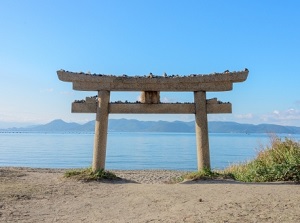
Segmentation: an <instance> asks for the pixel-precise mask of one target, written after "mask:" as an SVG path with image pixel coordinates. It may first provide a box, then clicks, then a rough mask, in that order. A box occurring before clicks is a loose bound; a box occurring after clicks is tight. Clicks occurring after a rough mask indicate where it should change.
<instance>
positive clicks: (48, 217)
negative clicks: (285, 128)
mask: <svg viewBox="0 0 300 223" xmlns="http://www.w3.org/2000/svg"><path fill="white" fill-rule="evenodd" d="M64 171H65V170H57V169H31V168H6V167H5V168H4V167H2V168H0V222H30V223H32V222H39V223H40V222H72V223H75V222H300V185H299V184H294V183H240V182H236V181H232V180H213V181H206V180H202V181H196V182H194V181H190V182H184V183H177V184H170V183H166V181H169V180H170V179H171V178H172V177H175V176H180V175H181V174H182V173H181V172H176V171H154V170H153V171H113V172H115V173H116V174H117V175H118V176H120V177H122V180H119V181H101V182H79V181H75V180H70V179H65V178H64V177H63V173H64Z"/></svg>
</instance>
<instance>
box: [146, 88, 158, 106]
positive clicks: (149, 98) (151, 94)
mask: <svg viewBox="0 0 300 223" xmlns="http://www.w3.org/2000/svg"><path fill="white" fill-rule="evenodd" d="M141 103H145V104H158V103H160V92H159V91H142V92H141Z"/></svg>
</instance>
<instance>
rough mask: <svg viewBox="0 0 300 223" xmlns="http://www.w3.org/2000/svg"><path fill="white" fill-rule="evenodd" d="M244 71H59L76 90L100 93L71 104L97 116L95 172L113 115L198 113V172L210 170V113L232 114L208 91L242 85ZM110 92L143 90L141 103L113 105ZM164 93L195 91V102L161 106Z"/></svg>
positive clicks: (102, 161) (77, 110) (100, 164)
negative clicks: (209, 96) (137, 73)
mask: <svg viewBox="0 0 300 223" xmlns="http://www.w3.org/2000/svg"><path fill="white" fill-rule="evenodd" d="M248 73H249V71H248V69H245V70H244V71H237V72H229V71H225V72H223V73H213V74H204V75H203V74H191V75H188V76H180V75H167V74H163V75H162V76H157V75H153V74H152V73H150V74H149V75H144V76H127V75H125V74H124V75H122V76H114V75H105V74H90V73H82V72H80V73H74V72H69V71H65V70H59V71H57V75H58V78H59V79H60V80H61V81H66V82H72V83H73V89H74V90H79V91H97V92H98V95H97V96H96V97H87V98H86V100H78V101H75V102H73V103H72V112H74V113H96V123H95V140H94V152H93V163H92V169H93V171H97V170H99V169H104V168H105V158H106V144H107V128H108V116H109V114H110V113H128V114H136V113H140V114H195V128H196V129H195V131H196V142H197V161H198V170H201V169H203V168H209V169H210V155H209V142H208V128H207V125H208V124H207V114H212V113H214V114H216V113H231V112H232V109H231V103H223V102H220V101H218V100H217V99H216V98H213V99H206V92H207V91H208V92H214V91H230V90H232V88H233V83H236V82H243V81H245V80H246V79H247V77H248ZM111 91H141V97H140V98H141V101H137V102H135V103H131V102H127V101H126V102H120V101H118V102H113V103H112V102H110V92H111ZM161 91H172V92H174V91H183V92H187V91H188V92H194V103H161V102H160V92H161Z"/></svg>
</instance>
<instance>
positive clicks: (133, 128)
mask: <svg viewBox="0 0 300 223" xmlns="http://www.w3.org/2000/svg"><path fill="white" fill-rule="evenodd" d="M94 128H95V121H90V122H87V123H85V124H78V123H74V122H71V123H67V122H64V121H63V120H60V119H57V120H54V121H52V122H49V123H47V124H44V125H36V126H31V127H26V128H8V129H1V130H0V131H2V132H3V131H35V132H54V131H63V132H93V131H94ZM208 130H209V132H210V133H247V134H248V133H287V134H300V127H295V126H280V125H272V124H260V125H252V124H240V123H236V122H215V121H214V122H209V123H208ZM108 131H110V132H195V122H194V121H191V122H182V121H174V122H167V121H138V120H134V119H110V120H109V125H108Z"/></svg>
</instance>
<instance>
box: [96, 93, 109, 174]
mask: <svg viewBox="0 0 300 223" xmlns="http://www.w3.org/2000/svg"><path fill="white" fill-rule="evenodd" d="M109 98H110V92H109V91H99V92H98V106H97V114H96V123H95V139H94V154H93V164H92V169H93V171H97V170H100V169H104V168H105V158H106V142H107V127H108V114H109V113H108V105H109Z"/></svg>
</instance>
